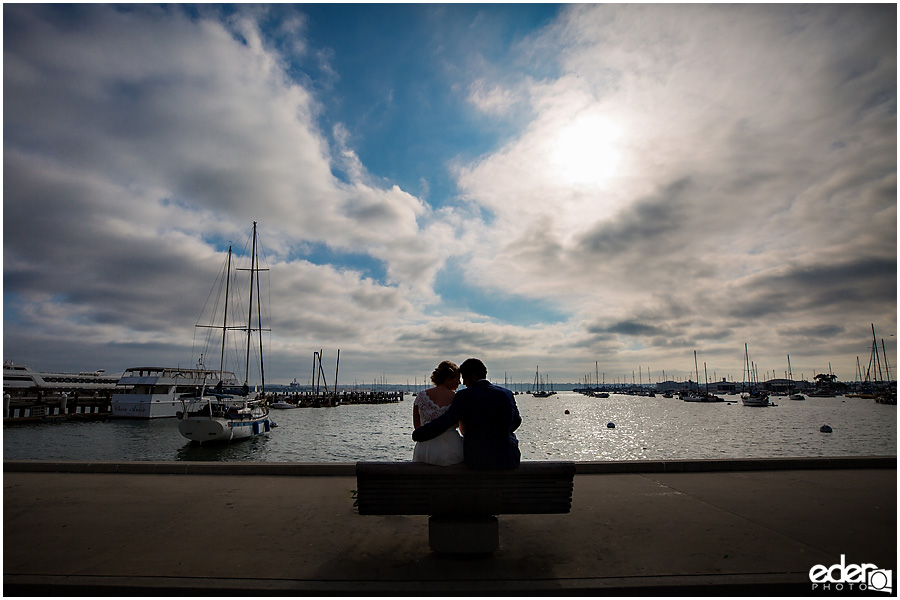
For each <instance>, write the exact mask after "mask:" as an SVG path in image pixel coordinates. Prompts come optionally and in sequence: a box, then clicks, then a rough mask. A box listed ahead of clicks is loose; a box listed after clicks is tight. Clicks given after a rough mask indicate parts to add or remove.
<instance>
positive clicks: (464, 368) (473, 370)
mask: <svg viewBox="0 0 900 600" xmlns="http://www.w3.org/2000/svg"><path fill="white" fill-rule="evenodd" d="M459 374H460V375H462V376H463V378H464V379H468V380H470V381H478V380H479V379H487V367H486V366H484V363H483V362H481V361H480V360H478V359H477V358H467V359H466V360H464V361H463V364H461V365H459Z"/></svg>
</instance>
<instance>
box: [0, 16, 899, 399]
mask: <svg viewBox="0 0 900 600" xmlns="http://www.w3.org/2000/svg"><path fill="white" fill-rule="evenodd" d="M896 10H897V9H896V5H894V4H880V5H866V6H857V5H802V6H801V5H741V6H732V5H706V6H702V5H642V4H634V5H602V6H600V5H596V6H595V5H561V6H553V5H530V4H529V5H516V4H506V5H453V4H451V5H437V4H435V5H386V6H377V5H364V4H363V5H359V4H356V5H339V4H331V5H312V6H309V5H299V6H294V5H276V6H273V7H266V6H262V5H237V6H230V7H220V6H215V5H202V6H193V7H187V6H178V5H169V6H165V7H159V6H150V5H130V6H126V7H113V6H106V5H77V6H76V5H31V4H4V6H3V17H4V19H3V29H4V30H3V51H4V52H3V85H4V93H3V125H4V132H3V135H4V153H3V160H4V165H3V273H4V277H3V308H4V317H3V354H4V359H5V360H14V361H16V362H20V363H25V364H29V365H31V366H32V367H34V368H38V369H43V370H51V369H61V370H76V371H79V370H93V369H97V368H104V369H106V370H107V371H110V372H116V371H122V370H124V369H125V368H127V367H131V366H137V365H145V364H154V365H180V366H189V365H191V364H193V363H195V362H196V361H197V359H198V355H199V353H200V352H203V351H204V350H203V348H202V347H201V346H202V344H201V341H202V340H201V338H202V336H203V335H204V334H201V333H198V329H197V328H196V327H195V326H196V325H197V323H198V322H200V319H201V315H202V313H203V310H204V306H205V305H206V304H207V299H208V297H209V296H210V293H211V292H210V290H211V289H212V287H213V283H214V281H215V280H216V277H217V274H218V272H219V270H220V269H221V266H222V264H223V263H224V260H225V253H226V249H227V247H228V245H229V244H234V247H235V252H236V253H238V254H239V255H241V256H239V257H238V258H239V259H243V258H246V256H245V255H243V252H244V251H243V250H242V249H243V248H244V244H245V240H246V237H247V235H248V233H249V231H250V228H251V224H252V222H253V221H257V222H258V229H259V235H260V241H261V245H262V260H263V262H264V265H263V266H265V267H266V268H268V269H269V271H266V272H265V273H264V274H263V283H264V286H266V287H268V289H269V291H267V292H264V294H263V297H264V299H265V300H266V303H267V313H266V314H267V317H268V322H267V324H266V326H267V327H269V328H270V329H271V332H270V333H268V334H266V337H265V339H264V341H265V344H266V346H267V356H266V365H267V366H266V370H267V380H269V381H275V382H281V383H287V382H289V381H290V380H291V379H292V378H294V377H297V378H298V380H299V381H301V382H305V381H306V380H307V379H308V378H309V374H310V370H311V362H312V355H313V352H314V351H315V350H319V349H324V350H325V367H326V372H328V373H333V369H334V358H335V355H336V351H337V349H338V348H339V349H340V350H341V379H342V383H352V381H353V380H357V381H359V382H371V381H372V380H373V379H375V378H379V379H380V378H382V377H384V378H386V379H387V380H388V381H394V382H398V383H405V382H406V381H409V382H410V383H413V382H414V381H415V380H416V379H417V380H418V381H419V382H421V380H422V378H423V377H424V376H425V375H426V374H427V373H429V372H430V371H431V369H432V368H433V367H434V365H436V364H437V362H438V361H440V360H442V359H450V360H454V361H456V362H460V361H462V360H463V359H465V358H467V357H469V356H478V357H480V358H482V359H483V360H484V361H485V362H486V364H487V366H488V369H489V372H490V373H489V374H490V376H491V377H492V378H493V379H494V380H499V381H503V379H504V376H506V377H509V378H510V379H515V380H517V381H531V380H532V379H533V377H534V371H535V368H536V366H538V365H540V368H541V372H542V373H546V374H547V375H548V376H549V377H550V378H551V379H552V380H553V381H555V382H564V381H580V380H581V379H582V378H583V377H584V376H585V375H586V374H588V373H591V374H593V373H594V372H595V364H596V368H597V371H599V372H600V373H601V378H603V379H604V380H605V381H606V382H608V383H609V382H614V381H617V380H618V381H621V380H623V379H624V380H627V381H629V382H630V380H631V378H632V373H635V374H636V373H637V372H638V370H639V369H640V371H641V374H642V376H643V378H644V380H645V381H647V380H648V371H649V373H650V375H649V379H650V380H652V381H657V380H660V379H662V376H663V372H665V374H666V376H667V377H668V378H672V377H675V378H679V379H681V378H686V377H688V375H689V373H690V372H691V371H692V370H693V368H694V358H693V351H695V350H696V351H697V353H698V360H699V362H700V369H701V378H702V376H703V373H702V371H703V364H704V363H706V365H707V369H708V372H709V376H710V377H713V375H714V374H715V375H716V376H718V377H719V378H721V377H731V378H733V379H735V380H737V381H740V380H741V378H742V364H743V357H744V344H745V343H746V344H748V346H749V348H750V354H751V360H752V361H754V362H755V363H756V364H757V365H758V369H759V372H760V377H763V378H764V377H766V375H767V374H768V375H770V376H771V375H772V374H774V375H776V376H779V377H782V376H784V373H785V371H786V370H787V355H790V357H791V366H792V367H793V373H794V376H795V378H799V377H800V376H801V375H802V376H805V377H806V378H807V379H809V378H811V377H812V375H813V374H814V373H816V372H822V371H827V370H828V368H829V364H830V365H831V368H832V370H833V371H834V373H835V374H836V375H838V377H840V378H841V379H846V380H853V379H856V361H857V357H859V360H860V362H861V363H862V366H863V369H865V366H866V364H867V362H868V360H869V353H870V348H871V341H872V332H871V326H870V324H871V323H874V324H875V327H876V333H877V334H878V337H879V339H881V338H884V340H885V345H886V346H887V349H888V355H889V360H890V363H891V367H892V369H893V368H894V366H895V365H896V362H897V361H896V343H895V340H896V332H897V322H896V316H897V162H896V161H897V121H896V116H897V114H896V113H897V64H896V57H897V29H896V24H897V15H896ZM243 276H244V277H245V276H246V275H245V274H244V275H243ZM595 361H596V363H595ZM209 362H217V361H208V363H209ZM894 376H896V373H895V372H894Z"/></svg>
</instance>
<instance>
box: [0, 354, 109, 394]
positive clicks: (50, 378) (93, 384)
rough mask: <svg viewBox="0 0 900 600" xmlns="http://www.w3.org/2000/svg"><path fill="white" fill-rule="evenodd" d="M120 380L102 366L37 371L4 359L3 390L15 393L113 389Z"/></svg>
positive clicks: (81, 392)
mask: <svg viewBox="0 0 900 600" xmlns="http://www.w3.org/2000/svg"><path fill="white" fill-rule="evenodd" d="M118 382H119V376H118V375H106V374H105V371H104V370H103V369H99V370H97V371H87V372H81V373H56V372H43V371H34V370H32V369H31V368H30V367H27V366H25V365H17V364H14V363H12V362H9V361H7V362H5V363H3V391H4V392H5V393H8V394H10V395H11V396H13V397H16V396H22V395H29V394H31V395H33V394H35V393H36V392H38V391H40V392H43V393H57V392H69V393H73V392H77V393H79V394H85V395H91V394H93V393H94V392H100V393H103V392H112V391H113V390H115V388H116V384H118Z"/></svg>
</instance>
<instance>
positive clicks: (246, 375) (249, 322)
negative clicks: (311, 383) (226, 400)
mask: <svg viewBox="0 0 900 600" xmlns="http://www.w3.org/2000/svg"><path fill="white" fill-rule="evenodd" d="M255 272H256V221H253V247H252V250H251V252H250V311H249V313H248V314H247V360H246V363H245V366H244V385H249V384H250V341H251V338H252V337H253V274H254V273H255Z"/></svg>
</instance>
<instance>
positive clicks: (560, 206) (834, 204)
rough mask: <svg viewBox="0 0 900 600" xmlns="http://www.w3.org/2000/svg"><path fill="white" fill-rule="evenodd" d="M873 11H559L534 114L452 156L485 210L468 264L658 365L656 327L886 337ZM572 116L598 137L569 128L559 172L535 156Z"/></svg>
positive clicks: (739, 335)
mask: <svg viewBox="0 0 900 600" xmlns="http://www.w3.org/2000/svg"><path fill="white" fill-rule="evenodd" d="M880 12H882V11H879V10H878V9H874V10H873V9H871V7H869V8H862V7H854V8H849V7H815V8H812V7H796V6H779V7H770V6H729V5H716V6H712V7H710V6H675V5H668V6H656V5H653V6H651V5H616V6H594V5H573V6H570V7H567V9H566V10H565V11H564V14H563V16H562V18H561V19H559V21H558V22H557V23H555V24H554V25H553V26H551V27H549V28H548V29H547V31H545V32H544V36H543V37H541V38H540V39H538V40H536V41H535V45H536V46H539V47H540V49H541V50H542V51H547V48H552V49H553V51H554V52H556V53H557V54H556V57H557V60H558V61H559V64H560V66H561V71H562V75H561V76H560V77H558V78H546V79H543V80H540V81H534V82H533V84H532V85H531V87H530V90H529V95H528V101H529V102H530V104H531V107H532V110H533V112H534V115H535V116H534V119H533V120H532V122H531V123H530V124H529V126H528V127H527V128H525V129H523V131H522V133H521V135H519V136H518V137H516V138H514V139H512V140H510V141H509V142H508V143H507V144H506V145H505V146H504V147H503V148H501V149H500V150H499V151H497V152H495V153H492V154H490V155H485V156H482V157H481V158H480V159H479V160H478V161H477V162H473V163H471V164H468V165H463V166H462V167H461V168H460V170H459V181H460V184H461V186H462V187H463V189H464V190H465V193H466V197H467V198H468V199H469V200H470V201H471V202H475V203H477V204H480V205H481V206H483V207H485V208H487V209H489V210H490V211H492V212H493V213H494V214H495V215H496V217H497V219H496V225H495V227H494V230H495V234H494V235H492V236H488V239H490V240H491V242H489V243H488V244H486V246H487V248H486V249H485V251H483V252H482V253H481V255H480V256H479V257H476V258H473V260H472V262H471V265H470V269H471V274H470V276H471V277H473V278H476V279H477V280H478V281H479V282H481V283H482V285H486V286H489V285H492V284H493V285H497V286H500V287H503V288H504V289H514V290H516V291H517V292H518V293H521V294H525V295H529V296H537V297H542V298H549V297H555V298H556V299H557V300H558V301H559V302H561V303H563V304H564V305H568V306H569V309H570V310H572V311H573V312H576V313H578V314H581V315H583V317H582V318H584V321H583V323H584V324H583V325H582V327H583V329H584V331H586V332H587V334H588V335H589V337H590V336H597V335H599V334H600V333H603V335H604V336H605V337H604V338H603V340H604V341H605V340H607V339H608V336H609V335H616V336H619V337H621V338H622V339H623V340H629V339H630V340H633V341H634V342H635V343H636V345H638V346H639V347H641V348H643V349H644V350H645V351H646V354H645V356H649V357H653V358H657V359H662V357H663V356H665V355H664V354H662V353H657V352H654V348H656V347H661V346H668V345H669V341H667V340H671V339H678V340H679V341H680V342H683V343H686V344H690V343H694V344H699V345H705V346H708V347H710V348H715V347H719V346H720V345H721V343H722V341H723V340H724V341H725V342H726V343H729V344H731V345H732V346H734V347H740V344H741V342H742V341H744V340H745V339H748V338H749V339H756V340H760V344H759V345H760V346H763V345H764V343H763V342H762V340H765V339H767V338H769V337H770V335H769V333H768V332H769V331H772V330H773V329H774V330H779V328H780V327H782V326H785V327H786V326H787V325H788V324H789V323H794V322H802V323H805V324H808V326H809V327H816V325H815V324H816V323H818V324H819V325H818V327H819V328H820V329H822V330H826V329H828V328H829V327H833V326H834V325H835V324H836V323H837V322H841V323H842V327H841V329H840V332H839V333H837V334H836V335H837V337H842V336H845V337H847V338H850V337H852V338H853V339H854V340H855V341H857V342H859V341H862V340H864V339H865V333H866V329H867V327H868V324H869V322H870V321H879V322H881V323H883V324H885V325H886V326H887V327H888V329H889V330H890V331H893V329H892V328H894V327H895V322H896V320H895V315H894V313H895V310H896V273H895V272H896V94H895V89H896V74H895V71H896V60H895V56H896V29H895V23H894V22H893V20H892V19H882V16H883V15H880ZM522 80H523V82H524V81H526V80H527V77H525V76H524V75H523V77H522ZM585 115H596V116H599V117H602V118H605V119H608V120H609V122H610V123H613V124H614V125H615V131H616V136H617V137H616V139H615V140H614V142H612V143H611V144H606V143H605V142H604V141H603V140H598V139H597V137H598V135H594V136H593V138H594V139H579V138H578V137H577V136H575V137H574V138H572V139H570V140H569V141H568V142H567V143H569V144H573V145H575V147H573V148H571V149H569V150H568V152H570V153H572V154H573V155H577V153H578V152H583V153H585V154H588V155H589V156H588V158H587V159H586V160H585V163H584V164H586V165H591V163H590V161H591V160H593V161H594V163H593V165H592V166H590V167H589V169H588V172H587V173H584V174H581V173H576V174H572V173H569V174H567V173H565V172H563V171H560V170H559V169H558V168H556V165H554V163H553V161H552V160H548V157H549V155H548V151H552V150H553V149H554V146H553V145H554V144H559V143H560V132H561V131H566V127H568V126H570V124H571V123H576V124H581V125H582V126H583V125H584V124H585V120H584V117H585ZM582 129H584V127H582ZM597 132H598V134H599V133H602V130H599V129H598V130H597ZM609 158H615V160H616V161H617V165H618V166H617V167H616V168H615V169H614V170H612V171H610V172H608V173H605V172H604V168H605V165H606V163H607V162H608V159H609ZM569 162H570V163H571V162H572V161H569ZM582 175H584V176H582ZM592 176H595V177H596V179H595V180H593V181H591V180H590V177H592ZM875 215H878V216H879V217H875ZM497 232H499V233H497ZM535 281H539V282H540V285H535ZM562 289H564V290H565V293H564V294H560V293H559V290H562ZM598 314H599V315H604V316H603V317H602V318H601V317H598V316H597V315H598ZM649 315H653V316H652V318H650V319H649V320H645V317H648V316H649ZM598 319H599V321H601V322H602V323H604V325H602V326H598V325H595V324H594V325H592V323H597V321H598ZM679 319H680V322H682V323H683V325H682V326H680V327H678V328H674V327H673V325H672V324H673V323H676V322H679ZM708 319H711V320H714V321H716V320H717V321H719V323H720V324H719V325H711V326H707V325H706V323H705V321H706V320H708ZM845 323H846V324H847V325H849V323H852V326H847V325H845ZM788 329H789V328H788ZM680 331H683V332H684V335H680V334H679V332H680ZM783 331H785V330H783ZM663 332H664V334H663ZM723 332H730V333H728V334H723ZM804 341H805V338H804V337H802V336H798V337H796V338H793V339H792V338H791V337H790V336H789V335H787V334H785V333H782V335H780V336H779V339H778V343H777V344H774V343H773V344H768V343H765V350H766V352H771V353H772V354H773V355H776V356H777V355H778V354H780V353H782V352H784V350H785V349H790V348H791V347H796V346H801V345H802V344H803V343H804ZM835 341H836V340H835ZM858 351H859V352H865V345H864V342H862V345H861V346H860V347H859V348H858ZM621 356H622V355H621V354H620V355H619V357H621ZM663 360H664V359H663Z"/></svg>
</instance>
